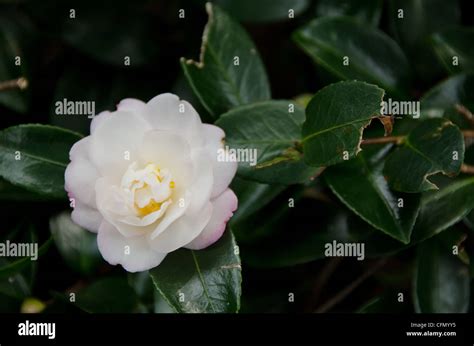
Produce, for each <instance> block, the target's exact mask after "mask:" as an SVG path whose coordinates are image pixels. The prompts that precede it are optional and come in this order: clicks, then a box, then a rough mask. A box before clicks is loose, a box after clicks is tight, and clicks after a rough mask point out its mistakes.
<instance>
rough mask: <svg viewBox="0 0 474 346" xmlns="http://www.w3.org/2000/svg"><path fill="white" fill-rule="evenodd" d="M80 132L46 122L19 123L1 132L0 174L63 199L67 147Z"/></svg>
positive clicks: (67, 161)
mask: <svg viewBox="0 0 474 346" xmlns="http://www.w3.org/2000/svg"><path fill="white" fill-rule="evenodd" d="M80 139H81V135H79V134H77V133H74V132H71V131H68V130H65V129H61V128H59V127H54V126H48V125H39V124H38V125H34V124H29V125H18V126H13V127H9V128H7V129H5V130H3V131H1V132H0V176H2V177H3V178H4V179H6V180H7V181H9V182H11V183H12V184H14V185H19V186H21V187H24V188H26V189H28V190H30V191H34V192H37V193H40V194H43V195H47V196H48V197H54V198H64V197H66V193H65V191H64V171H65V169H66V166H67V164H68V163H69V150H70V149H71V147H72V145H73V144H74V143H75V142H77V141H78V140H80Z"/></svg>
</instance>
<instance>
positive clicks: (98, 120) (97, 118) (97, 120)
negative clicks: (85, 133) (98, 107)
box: [91, 111, 110, 133]
mask: <svg viewBox="0 0 474 346" xmlns="http://www.w3.org/2000/svg"><path fill="white" fill-rule="evenodd" d="M108 116H110V112H109V111H103V112H100V113H99V114H97V115H96V116H94V117H93V118H92V121H91V133H94V131H95V129H96V128H97V126H99V124H100V123H101V122H102V121H103V120H104V119H106V118H107V117H108Z"/></svg>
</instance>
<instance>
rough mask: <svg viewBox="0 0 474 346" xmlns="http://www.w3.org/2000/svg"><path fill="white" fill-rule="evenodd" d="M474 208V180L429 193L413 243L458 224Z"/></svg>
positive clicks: (460, 182) (422, 205)
mask: <svg viewBox="0 0 474 346" xmlns="http://www.w3.org/2000/svg"><path fill="white" fill-rule="evenodd" d="M473 208H474V178H467V179H462V180H459V181H456V182H453V183H452V184H450V185H448V186H446V187H445V188H443V189H441V190H438V191H434V192H430V193H427V194H426V195H425V196H424V197H423V199H422V202H421V209H420V214H419V215H418V218H417V220H416V224H415V228H414V230H413V241H422V240H425V239H427V238H429V237H432V236H433V235H435V234H438V233H440V232H441V231H444V230H445V229H447V228H448V227H451V226H452V225H454V224H456V223H458V222H459V221H461V220H462V219H463V217H465V216H466V215H467V214H468V213H469V212H470V211H471V210H472V209H473Z"/></svg>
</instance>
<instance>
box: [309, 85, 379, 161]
mask: <svg viewBox="0 0 474 346" xmlns="http://www.w3.org/2000/svg"><path fill="white" fill-rule="evenodd" d="M383 95H384V91H383V90H382V89H380V88H378V87H376V86H375V85H370V84H366V83H363V82H357V81H347V82H339V83H335V84H331V85H329V86H327V87H325V88H323V89H321V90H320V91H318V92H317V93H316V95H314V97H313V99H312V100H311V101H310V103H309V104H308V107H307V108H306V121H305V122H304V124H303V131H302V133H303V139H302V143H303V151H304V159H305V162H306V163H307V164H309V165H312V166H329V165H333V164H336V163H339V162H342V161H343V160H344V159H349V158H352V157H354V156H355V155H357V153H358V152H359V150H360V142H361V140H362V133H363V130H364V128H365V127H367V126H368V125H369V123H370V122H371V120H372V118H373V117H374V116H376V115H378V114H380V110H381V108H380V104H381V102H382V99H383ZM346 155H347V156H346ZM345 156H346V157H345Z"/></svg>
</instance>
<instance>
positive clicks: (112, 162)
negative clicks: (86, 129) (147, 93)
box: [89, 112, 150, 177]
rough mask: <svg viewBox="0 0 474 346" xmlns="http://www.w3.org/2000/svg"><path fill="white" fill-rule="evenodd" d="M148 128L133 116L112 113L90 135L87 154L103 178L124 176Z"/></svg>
mask: <svg viewBox="0 0 474 346" xmlns="http://www.w3.org/2000/svg"><path fill="white" fill-rule="evenodd" d="M149 129H150V127H149V125H148V124H147V123H146V122H145V121H144V120H143V119H142V117H141V116H139V115H136V114H134V113H126V112H115V113H112V114H110V115H108V116H106V117H105V118H104V120H102V121H101V122H100V123H99V124H98V125H97V127H96V128H95V131H94V133H93V134H92V135H91V145H90V150H89V155H90V157H91V160H92V162H93V163H94V165H95V166H96V167H97V169H98V170H99V172H100V173H101V174H102V175H103V176H117V175H119V176H120V177H121V176H122V175H123V174H124V172H125V170H126V169H127V167H128V166H129V165H130V163H132V162H134V161H137V160H138V149H139V146H140V144H141V142H142V138H143V136H144V134H145V132H146V131H148V130H149Z"/></svg>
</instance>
